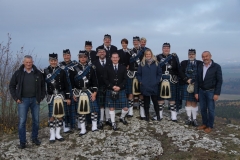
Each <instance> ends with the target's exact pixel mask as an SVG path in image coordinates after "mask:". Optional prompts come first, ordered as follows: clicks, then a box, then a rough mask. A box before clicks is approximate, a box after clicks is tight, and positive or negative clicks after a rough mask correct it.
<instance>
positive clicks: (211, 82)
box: [194, 51, 223, 133]
mask: <svg viewBox="0 0 240 160" xmlns="http://www.w3.org/2000/svg"><path fill="white" fill-rule="evenodd" d="M211 58H212V55H211V53H210V52H209V51H204V52H203V53H202V60H203V65H199V66H198V72H197V78H196V82H195V87H194V92H195V98H196V99H197V100H199V103H200V108H201V114H202V125H201V126H199V127H198V129H199V130H204V132H205V133H210V132H211V131H212V128H213V124H214V116H215V101H217V100H218V98H219V95H220V93H221V87H222V82H223V80H222V69H221V66H220V65H219V64H217V63H215V62H214V61H213V60H212V59H211Z"/></svg>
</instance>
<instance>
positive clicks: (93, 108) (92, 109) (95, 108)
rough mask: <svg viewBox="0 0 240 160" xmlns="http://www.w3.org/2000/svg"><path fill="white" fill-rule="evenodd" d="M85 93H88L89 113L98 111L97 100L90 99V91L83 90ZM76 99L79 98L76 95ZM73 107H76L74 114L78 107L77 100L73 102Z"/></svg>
mask: <svg viewBox="0 0 240 160" xmlns="http://www.w3.org/2000/svg"><path fill="white" fill-rule="evenodd" d="M85 93H87V95H88V98H89V104H90V113H93V112H97V113H98V112H99V107H98V104H97V100H95V101H91V93H90V92H88V91H87V92H85ZM77 98H78V100H79V97H77ZM75 109H76V114H78V113H77V109H78V102H75Z"/></svg>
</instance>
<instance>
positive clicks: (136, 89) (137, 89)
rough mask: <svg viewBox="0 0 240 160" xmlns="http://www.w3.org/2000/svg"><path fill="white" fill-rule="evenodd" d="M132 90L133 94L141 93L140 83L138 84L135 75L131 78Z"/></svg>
mask: <svg viewBox="0 0 240 160" xmlns="http://www.w3.org/2000/svg"><path fill="white" fill-rule="evenodd" d="M132 91H133V95H140V94H141V91H140V85H139V83H138V80H137V78H136V77H135V78H133V85H132Z"/></svg>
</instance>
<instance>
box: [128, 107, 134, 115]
mask: <svg viewBox="0 0 240 160" xmlns="http://www.w3.org/2000/svg"><path fill="white" fill-rule="evenodd" d="M128 115H131V116H132V115H133V107H129V109H128Z"/></svg>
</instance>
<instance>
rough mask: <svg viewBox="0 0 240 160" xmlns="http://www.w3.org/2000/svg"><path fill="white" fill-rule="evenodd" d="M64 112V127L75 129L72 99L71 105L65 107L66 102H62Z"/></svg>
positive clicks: (74, 111) (74, 112)
mask: <svg viewBox="0 0 240 160" xmlns="http://www.w3.org/2000/svg"><path fill="white" fill-rule="evenodd" d="M64 111H65V117H64V122H65V126H66V127H71V128H75V123H76V118H75V117H76V110H75V105H74V101H73V99H71V104H70V105H69V106H68V105H67V103H66V102H64Z"/></svg>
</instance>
